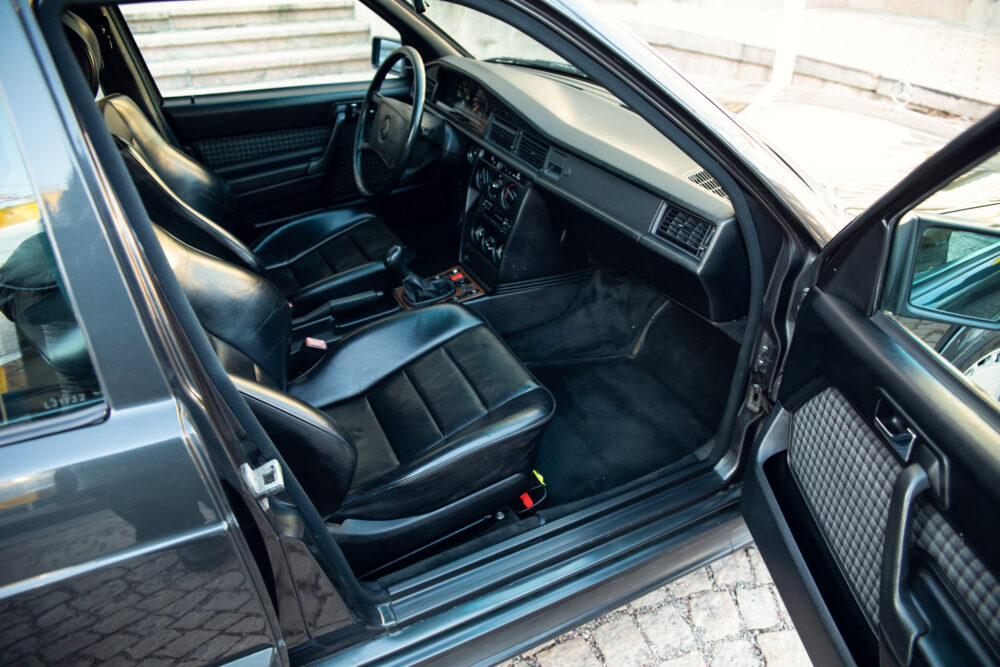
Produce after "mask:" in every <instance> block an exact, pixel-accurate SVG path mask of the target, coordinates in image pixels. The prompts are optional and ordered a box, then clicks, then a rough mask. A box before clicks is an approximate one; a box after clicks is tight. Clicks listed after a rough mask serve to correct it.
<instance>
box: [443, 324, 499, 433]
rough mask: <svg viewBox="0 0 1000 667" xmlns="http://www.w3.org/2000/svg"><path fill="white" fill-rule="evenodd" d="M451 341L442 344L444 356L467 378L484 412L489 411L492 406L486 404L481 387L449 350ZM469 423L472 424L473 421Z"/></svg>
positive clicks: (466, 380)
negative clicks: (479, 387) (474, 382)
mask: <svg viewBox="0 0 1000 667" xmlns="http://www.w3.org/2000/svg"><path fill="white" fill-rule="evenodd" d="M452 340H454V339H452ZM450 342H451V341H446V342H445V344H444V345H442V346H441V350H442V351H443V352H444V356H446V357H447V358H448V361H450V362H451V365H452V366H454V367H455V368H456V369H457V370H458V372H459V374H460V375H461V376H462V379H463V380H465V383H466V384H467V385H469V387H471V388H472V393H473V394H474V395H475V397H476V400H477V401H479V404H480V405H481V406H483V410H484V412H485V413H489V411H490V408H489V406H487V405H486V401H485V400H484V399H483V396H482V395H481V394H480V393H479V389H477V388H476V385H475V384H473V382H472V378H471V377H469V374H468V373H466V372H465V369H464V368H462V366H461V365H460V364H459V363H458V360H456V359H455V357H454V356H452V354H451V352H449V351H448V343H450ZM478 418H479V417H477V418H476V419H478ZM469 423H470V424H471V423H472V422H469ZM466 426H468V424H466ZM462 428H465V426H463V427H462ZM459 430H461V429H459Z"/></svg>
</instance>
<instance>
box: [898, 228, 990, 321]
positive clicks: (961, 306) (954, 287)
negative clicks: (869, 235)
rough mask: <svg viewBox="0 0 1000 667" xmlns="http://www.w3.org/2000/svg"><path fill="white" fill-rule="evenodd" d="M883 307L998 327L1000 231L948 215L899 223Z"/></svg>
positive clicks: (907, 314)
mask: <svg viewBox="0 0 1000 667" xmlns="http://www.w3.org/2000/svg"><path fill="white" fill-rule="evenodd" d="M883 306H884V307H885V308H886V309H887V310H889V311H890V312H892V313H895V314H896V315H902V316H903V317H914V318H919V319H924V320H935V321H938V322H946V323H949V324H959V325H963V326H972V327H978V328H983V329H1000V229H998V230H994V229H990V228H986V227H984V226H983V225H982V224H976V225H970V224H968V223H966V222H964V221H963V220H961V219H958V218H954V217H949V216H944V215H942V216H933V217H928V216H916V215H914V216H910V217H909V218H907V219H905V220H903V221H901V222H900V223H899V225H898V226H897V227H896V230H895V235H894V237H893V243H892V254H891V255H890V260H889V272H888V275H887V277H886V287H885V292H884V296H883Z"/></svg>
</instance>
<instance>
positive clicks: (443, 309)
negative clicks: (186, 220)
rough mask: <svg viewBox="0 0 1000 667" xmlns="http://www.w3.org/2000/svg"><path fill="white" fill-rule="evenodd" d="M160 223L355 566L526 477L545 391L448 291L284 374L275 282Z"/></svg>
mask: <svg viewBox="0 0 1000 667" xmlns="http://www.w3.org/2000/svg"><path fill="white" fill-rule="evenodd" d="M158 233H159V237H160V240H161V244H162V246H163V249H164V252H165V253H166V254H167V257H168V259H169V261H170V264H171V267H172V268H173V269H174V272H175V273H176V275H177V278H178V280H179V282H180V283H181V286H182V287H183V288H184V289H185V291H186V293H187V294H188V298H189V300H190V302H191V305H192V307H193V308H194V310H195V312H196V313H197V314H198V316H199V318H200V319H201V321H202V324H203V325H204V327H205V329H206V330H207V331H208V332H209V333H210V334H211V337H212V339H213V344H214V345H215V346H216V351H217V352H218V353H219V358H220V360H221V361H222V363H223V365H224V366H225V367H226V369H227V370H228V371H229V372H230V373H231V374H233V375H234V376H236V377H237V378H238V379H237V386H238V388H239V389H240V391H241V392H243V394H244V396H246V397H247V400H248V403H249V404H250V406H251V408H252V409H253V410H254V412H255V413H256V414H257V416H258V418H259V419H260V420H261V423H262V425H263V426H264V427H265V428H266V429H267V430H268V432H269V434H270V435H271V436H272V438H273V439H274V440H275V444H276V445H277V446H278V448H279V449H280V450H281V451H282V453H283V455H284V456H285V457H286V459H287V460H288V463H289V465H290V466H291V467H292V469H293V470H294V472H295V474H296V477H298V479H299V480H300V482H301V483H302V485H303V487H304V488H305V489H306V491H307V492H308V493H309V495H310V497H311V498H312V499H313V502H314V503H315V504H316V506H317V508H319V509H320V511H321V512H323V513H324V515H325V516H327V517H328V520H329V521H331V522H333V523H334V524H336V525H337V526H339V527H340V529H341V530H342V531H347V532H346V533H344V534H342V535H340V537H341V539H342V540H343V541H344V543H345V544H347V543H350V544H352V548H354V551H351V552H349V555H350V554H351V553H353V554H354V555H355V556H354V557H355V558H362V559H364V560H365V561H366V562H364V563H363V564H362V567H365V568H367V567H371V566H372V563H371V562H370V560H369V559H371V558H379V559H386V560H388V559H391V558H393V557H395V556H398V555H400V553H401V551H400V550H406V549H410V548H412V547H414V546H416V545H418V544H420V543H424V542H427V541H429V540H431V539H433V538H436V537H440V536H441V535H443V534H445V533H448V532H450V531H451V530H454V529H455V528H457V527H460V526H461V525H463V524H464V523H469V522H471V521H473V520H475V519H477V518H479V517H480V516H482V513H483V512H484V511H491V510H492V509H496V508H497V507H499V506H501V505H502V504H504V503H506V502H509V501H510V500H512V499H513V497H512V495H516V492H517V491H518V490H523V489H524V487H525V486H526V484H527V479H528V478H529V475H530V470H531V466H532V464H533V462H534V459H535V454H536V449H537V443H538V438H539V436H540V435H541V430H542V428H543V427H544V425H545V424H546V423H547V421H548V420H549V418H550V417H551V415H552V412H553V410H554V408H555V404H554V401H553V399H552V396H551V394H550V393H549V392H548V391H547V390H546V389H545V388H544V387H542V386H541V385H540V384H538V382H537V381H536V380H535V379H534V378H533V377H532V376H531V374H530V373H529V372H528V371H527V370H526V369H525V367H524V366H523V365H522V364H521V363H520V361H518V360H517V358H516V357H515V356H514V354H513V353H512V352H511V351H510V350H509V349H508V348H507V347H506V345H504V343H503V342H502V341H501V340H500V338H499V337H497V335H496V334H495V333H493V331H492V330H491V329H490V328H489V326H488V325H487V324H486V323H485V322H484V321H483V320H482V319H481V318H480V317H479V316H478V315H476V314H474V313H473V312H472V311H470V310H468V309H466V308H465V307H463V306H457V305H452V304H449V305H439V306H432V307H429V308H424V309H421V310H414V311H405V312H402V313H399V314H397V315H394V316H391V317H388V318H385V319H382V320H379V321H377V322H375V323H373V324H370V325H368V326H366V327H363V328H361V329H358V330H357V331H355V332H353V333H352V334H350V335H349V336H347V337H345V338H344V339H342V340H341V341H339V342H337V343H336V344H334V345H332V346H331V349H329V350H328V352H327V354H326V355H325V356H324V357H323V358H322V359H321V360H320V361H319V362H318V363H317V364H316V365H315V366H314V367H313V368H312V369H310V370H309V371H308V372H307V373H306V374H304V375H302V376H300V377H299V378H297V379H295V380H294V381H292V382H291V383H289V382H287V380H286V377H285V357H286V355H287V351H288V338H289V330H290V320H289V309H288V308H287V307H286V306H284V304H283V302H282V295H281V292H280V290H278V289H277V288H276V287H275V286H273V285H272V284H271V283H270V282H269V281H267V280H266V279H264V278H261V277H260V276H257V275H255V274H253V273H251V272H250V271H247V270H245V269H242V268H239V267H236V266H232V265H230V264H227V263H225V262H223V261H221V260H219V259H218V258H215V257H212V256H210V255H207V254H205V253H203V252H200V251H198V250H195V249H194V248H191V247H189V246H186V245H185V244H183V243H182V242H180V241H178V240H177V239H175V238H173V237H172V236H170V235H169V234H167V233H165V232H162V231H160V232H158ZM484 508H485V509H484ZM437 510H440V511H437ZM428 517H430V519H428ZM380 526H382V527H383V528H384V531H382V532H380V531H381V530H382V529H381V528H380ZM352 528H357V530H355V531H354V532H351V530H350V529H352ZM436 531H441V532H436ZM387 535H391V539H390V538H387V537H386V536H387ZM380 536H381V537H380ZM372 540H382V541H380V542H378V546H377V549H375V550H374V551H373V550H372V548H371V543H372ZM358 543H362V545H361V546H360V547H359V546H357V544H358ZM364 543H367V544H364ZM358 554H361V555H358ZM373 554H377V555H373Z"/></svg>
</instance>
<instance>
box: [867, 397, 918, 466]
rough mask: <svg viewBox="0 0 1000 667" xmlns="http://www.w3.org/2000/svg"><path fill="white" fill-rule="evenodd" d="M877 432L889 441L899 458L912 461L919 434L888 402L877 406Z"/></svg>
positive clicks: (881, 402) (882, 402)
mask: <svg viewBox="0 0 1000 667" xmlns="http://www.w3.org/2000/svg"><path fill="white" fill-rule="evenodd" d="M875 430H877V431H878V432H879V434H881V435H882V437H883V438H885V439H886V440H888V441H889V444H890V445H892V448H893V449H895V450H896V453H897V454H898V455H899V458H901V459H902V460H903V461H904V462H906V461H909V460H910V454H911V453H912V452H913V445H914V444H916V442H917V434H916V432H915V431H914V430H913V429H912V428H910V426H909V425H908V424H907V423H906V420H905V419H903V417H902V416H900V414H899V413H898V412H897V411H896V410H895V408H893V407H892V405H891V404H890V403H889V402H888V401H884V400H880V401H879V402H878V404H877V405H876V406H875Z"/></svg>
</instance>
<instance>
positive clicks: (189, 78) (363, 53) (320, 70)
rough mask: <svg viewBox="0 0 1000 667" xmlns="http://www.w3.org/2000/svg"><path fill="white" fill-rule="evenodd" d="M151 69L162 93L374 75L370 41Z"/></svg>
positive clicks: (180, 62)
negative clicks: (354, 75)
mask: <svg viewBox="0 0 1000 667" xmlns="http://www.w3.org/2000/svg"><path fill="white" fill-rule="evenodd" d="M149 70H150V72H151V73H152V75H153V78H154V79H155V80H156V84H157V86H158V87H159V89H160V92H162V93H164V94H166V95H168V96H169V94H170V92H171V91H176V90H184V91H185V92H187V91H189V90H204V89H215V88H220V87H227V88H228V87H234V86H235V87H240V88H245V87H247V86H248V84H260V83H269V82H270V83H274V84H279V85H280V84H283V83H290V82H292V81H293V80H295V79H303V78H306V77H312V78H315V77H321V76H333V75H338V74H345V73H358V75H357V78H358V79H359V80H362V79H365V78H371V72H372V71H373V70H372V66H371V48H370V47H369V46H368V44H362V45H354V44H345V45H339V46H330V47H325V48H308V49H295V50H290V51H269V52H263V53H259V54H243V55H236V56H219V57H215V58H191V59H187V60H166V61H162V62H158V63H150V64H149Z"/></svg>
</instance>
